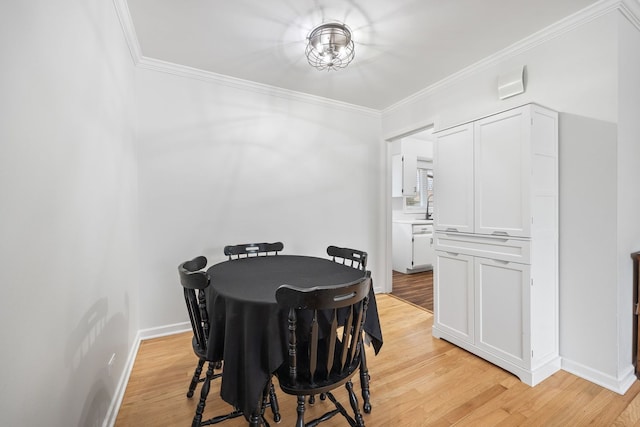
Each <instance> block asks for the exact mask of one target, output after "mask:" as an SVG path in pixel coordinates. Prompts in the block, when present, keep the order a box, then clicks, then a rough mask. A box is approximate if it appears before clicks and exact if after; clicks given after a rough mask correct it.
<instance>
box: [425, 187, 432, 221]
mask: <svg viewBox="0 0 640 427" xmlns="http://www.w3.org/2000/svg"><path fill="white" fill-rule="evenodd" d="M432 198H433V193H431V194H429V195H428V196H427V210H426V212H425V215H424V219H432V218H431V215H430V214H429V204H430V202H431V199H432Z"/></svg>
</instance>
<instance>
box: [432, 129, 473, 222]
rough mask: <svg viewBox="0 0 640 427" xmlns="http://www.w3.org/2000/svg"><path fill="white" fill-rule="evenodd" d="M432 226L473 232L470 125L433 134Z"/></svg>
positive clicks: (471, 137) (471, 140) (471, 138)
mask: <svg viewBox="0 0 640 427" xmlns="http://www.w3.org/2000/svg"><path fill="white" fill-rule="evenodd" d="M433 176H434V179H433V189H434V197H433V202H434V208H433V215H434V217H433V219H434V222H433V226H434V229H435V230H438V231H459V232H468V233H472V232H473V124H466V125H462V126H458V127H455V128H452V129H448V130H445V131H442V132H440V133H438V134H437V135H436V141H435V144H434V153H433Z"/></svg>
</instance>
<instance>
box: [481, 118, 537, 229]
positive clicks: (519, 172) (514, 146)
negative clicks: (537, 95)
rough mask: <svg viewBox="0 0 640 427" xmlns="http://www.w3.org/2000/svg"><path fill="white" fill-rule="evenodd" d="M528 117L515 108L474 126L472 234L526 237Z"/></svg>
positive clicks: (528, 173)
mask: <svg viewBox="0 0 640 427" xmlns="http://www.w3.org/2000/svg"><path fill="white" fill-rule="evenodd" d="M531 127H532V126H531V114H530V109H529V108H518V109H514V110H509V111H506V112H504V113H501V114H496V115H495V116H491V117H488V118H485V119H482V120H478V121H477V122H475V123H474V175H475V180H474V184H475V187H474V194H475V198H474V201H475V204H474V223H475V227H474V232H475V233H480V234H494V235H496V234H499V235H508V236H521V237H528V236H529V235H530V227H529V226H530V224H531V216H530V210H529V188H530V180H531V164H530V163H531V160H530V159H531V156H530V147H531Z"/></svg>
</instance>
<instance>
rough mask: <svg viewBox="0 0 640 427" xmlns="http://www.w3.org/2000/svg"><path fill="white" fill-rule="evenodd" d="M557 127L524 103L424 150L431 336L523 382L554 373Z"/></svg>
mask: <svg viewBox="0 0 640 427" xmlns="http://www.w3.org/2000/svg"><path fill="white" fill-rule="evenodd" d="M557 126H558V125H557V113H555V112H553V111H550V110H547V109H545V108H543V107H540V106H537V105H525V106H523V107H519V108H516V109H513V110H509V111H506V112H503V113H499V114H496V115H493V116H490V117H486V118H483V119H480V120H477V121H475V122H472V123H467V124H464V125H461V126H456V127H454V128H451V129H448V130H445V131H443V132H441V133H439V134H436V143H435V148H434V169H435V171H436V174H437V176H438V181H437V182H436V183H434V184H435V185H434V193H435V198H436V200H437V201H438V202H437V203H436V205H435V217H434V231H435V232H434V239H435V249H436V252H435V265H434V324H433V336H434V337H437V338H444V339H446V340H448V341H450V342H452V343H453V344H456V345H458V346H460V347H462V348H464V349H466V350H468V351H470V352H472V353H474V354H477V355H478V356H480V357H483V358H485V359H486V360H489V361H490V362H492V363H494V364H496V365H498V366H500V367H502V368H504V369H506V370H508V371H510V372H512V373H514V374H516V375H517V376H518V377H520V379H521V380H522V381H523V382H525V383H527V384H529V385H535V384H537V383H539V382H540V381H542V380H543V379H545V378H547V377H548V376H550V375H551V374H553V373H554V372H555V371H557V370H558V369H560V357H559V347H558V334H559V332H558V330H559V327H558V170H557V168H558V166H557V164H558V163H557V161H558V160H557V159H558V157H557V147H558V127H557ZM449 168H450V169H449ZM445 191H446V192H445ZM449 192H454V193H453V194H449Z"/></svg>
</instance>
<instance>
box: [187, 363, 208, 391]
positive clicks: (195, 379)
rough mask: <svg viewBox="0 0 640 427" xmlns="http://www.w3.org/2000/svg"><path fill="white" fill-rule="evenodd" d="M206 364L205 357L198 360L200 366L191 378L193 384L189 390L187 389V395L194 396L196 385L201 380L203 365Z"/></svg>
mask: <svg viewBox="0 0 640 427" xmlns="http://www.w3.org/2000/svg"><path fill="white" fill-rule="evenodd" d="M203 365H204V359H200V360H198V366H196V370H195V372H194V373H193V378H191V384H189V391H187V397H189V398H190V397H193V392H194V391H195V390H196V386H197V385H198V383H199V382H200V375H201V374H202V366H203Z"/></svg>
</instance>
